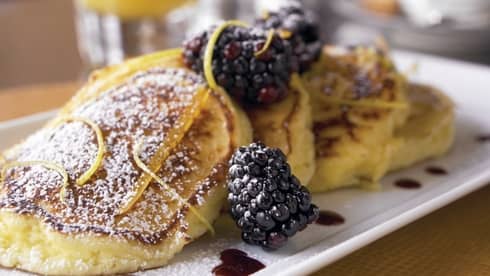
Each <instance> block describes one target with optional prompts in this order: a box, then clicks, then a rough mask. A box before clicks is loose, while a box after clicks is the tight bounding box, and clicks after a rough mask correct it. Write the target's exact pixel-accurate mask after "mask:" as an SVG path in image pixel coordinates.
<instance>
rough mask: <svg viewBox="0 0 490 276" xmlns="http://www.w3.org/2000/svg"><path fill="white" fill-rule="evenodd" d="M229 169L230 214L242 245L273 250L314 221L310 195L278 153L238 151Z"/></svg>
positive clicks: (258, 148) (258, 146)
mask: <svg viewBox="0 0 490 276" xmlns="http://www.w3.org/2000/svg"><path fill="white" fill-rule="evenodd" d="M229 165H230V167H229V171H228V191H229V193H228V201H229V203H230V206H231V208H230V212H231V216H232V217H233V219H234V220H235V222H236V224H237V225H238V227H240V228H241V229H242V239H243V240H244V241H245V242H246V243H249V244H253V245H259V246H262V247H263V248H266V249H277V248H279V247H281V246H282V245H284V244H285V243H286V241H287V240H288V238H289V237H291V236H293V235H295V234H296V233H297V232H298V231H301V230H303V229H305V228H306V226H307V225H308V224H309V223H312V222H314V221H315V220H317V219H318V214H319V211H318V208H317V207H316V206H315V205H314V204H311V195H310V192H309V191H308V189H306V188H305V187H303V186H301V183H300V182H299V180H298V179H297V178H296V177H295V176H294V175H292V174H291V169H290V167H289V164H288V163H287V160H286V156H285V155H284V154H283V153H282V151H281V150H280V149H277V148H269V147H266V146H265V145H264V144H262V143H253V144H251V145H249V146H248V147H240V148H239V149H238V150H237V151H236V152H235V153H234V155H233V156H232V158H231V159H230V162H229Z"/></svg>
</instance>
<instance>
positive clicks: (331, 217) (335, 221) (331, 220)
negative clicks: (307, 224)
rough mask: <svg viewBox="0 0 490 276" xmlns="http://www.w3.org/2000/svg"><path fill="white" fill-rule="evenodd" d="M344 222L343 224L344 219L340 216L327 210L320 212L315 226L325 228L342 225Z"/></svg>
mask: <svg viewBox="0 0 490 276" xmlns="http://www.w3.org/2000/svg"><path fill="white" fill-rule="evenodd" d="M344 222H345V219H344V217H342V216H341V215H340V214H337V213H335V212H333V211H329V210H321V211H320V216H319V217H318V219H317V220H316V224H320V225H326V226H331V225H339V224H343V223H344Z"/></svg>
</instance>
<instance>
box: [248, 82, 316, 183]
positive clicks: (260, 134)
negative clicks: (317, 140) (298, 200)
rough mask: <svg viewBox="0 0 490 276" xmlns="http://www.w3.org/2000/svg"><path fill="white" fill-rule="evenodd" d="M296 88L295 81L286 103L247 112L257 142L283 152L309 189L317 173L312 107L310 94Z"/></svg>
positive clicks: (285, 100)
mask: <svg viewBox="0 0 490 276" xmlns="http://www.w3.org/2000/svg"><path fill="white" fill-rule="evenodd" d="M293 79H294V77H293ZM295 84H296V83H295V82H294V81H293V82H292V85H291V87H290V91H289V93H288V96H287V97H286V98H285V99H284V100H282V101H280V102H278V103H274V104H271V105H268V106H256V107H250V108H247V109H246V111H247V114H248V116H249V118H250V122H251V123H252V127H253V130H254V138H255V140H259V141H262V142H263V143H265V144H266V145H267V146H269V147H275V148H280V149H281V150H282V151H283V152H284V154H286V156H287V158H288V162H289V164H290V165H291V171H292V173H293V174H294V175H295V176H296V177H298V179H299V180H300V181H301V183H302V184H303V185H307V184H308V183H309V182H310V180H311V177H312V176H313V173H314V171H315V149H314V143H313V139H314V138H313V133H312V131H311V127H312V116H311V104H310V96H309V93H308V92H307V91H305V90H302V89H297V88H296V87H295ZM296 85H297V84H296Z"/></svg>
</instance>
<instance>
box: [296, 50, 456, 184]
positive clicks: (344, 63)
mask: <svg viewBox="0 0 490 276" xmlns="http://www.w3.org/2000/svg"><path fill="white" fill-rule="evenodd" d="M303 81H304V83H305V85H306V87H307V89H308V90H309V91H310V93H311V94H310V95H311V99H312V100H311V102H312V106H313V132H314V134H315V149H316V172H315V174H314V176H313V178H312V180H311V182H310V184H309V188H310V190H312V191H315V192H322V191H327V190H331V189H335V188H339V187H347V186H363V187H377V186H378V183H379V180H380V179H381V177H383V176H384V175H385V174H386V173H387V172H388V171H390V170H394V169H397V168H401V167H406V166H410V165H412V164H414V163H415V162H418V161H420V160H423V159H426V158H428V157H432V156H438V155H441V154H443V153H444V152H445V151H447V149H448V148H449V146H450V145H451V143H452V139H453V138H452V137H453V132H452V125H453V110H452V108H451V106H450V105H448V104H447V103H448V102H449V100H448V99H447V97H445V96H443V95H442V94H440V93H439V92H435V91H434V90H428V89H424V91H426V92H425V95H426V96H425V97H423V96H421V94H424V93H422V92H420V91H419V90H420V89H419V88H418V86H413V85H410V86H407V82H406V80H405V78H404V77H403V76H402V75H401V74H399V73H398V72H397V70H396V68H395V67H394V65H393V63H392V62H391V60H390V59H389V57H387V55H386V54H385V53H384V52H382V51H379V50H377V49H375V48H370V47H355V48H342V47H332V46H330V47H326V48H325V49H324V52H323V55H322V59H321V61H320V62H319V63H318V64H317V65H316V67H315V68H314V69H313V70H312V71H311V72H309V73H307V74H306V75H305V76H304V78H303ZM424 99H425V100H427V99H432V101H424ZM441 106H442V107H441ZM419 125H420V126H419ZM431 129H441V130H442V131H441V132H434V133H433V132H431V131H430V130H431Z"/></svg>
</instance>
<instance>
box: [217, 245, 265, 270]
mask: <svg viewBox="0 0 490 276" xmlns="http://www.w3.org/2000/svg"><path fill="white" fill-rule="evenodd" d="M220 259H221V262H222V263H221V264H219V265H218V266H216V267H215V268H213V273H214V275H219V276H246V275H250V274H253V273H255V272H257V271H259V270H261V269H263V268H264V267H265V265H264V264H263V263H261V262H259V261H258V260H256V259H254V258H251V257H249V256H248V254H247V253H245V252H243V251H241V250H238V249H233V248H231V249H226V250H223V251H222V252H221V257H220Z"/></svg>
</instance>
